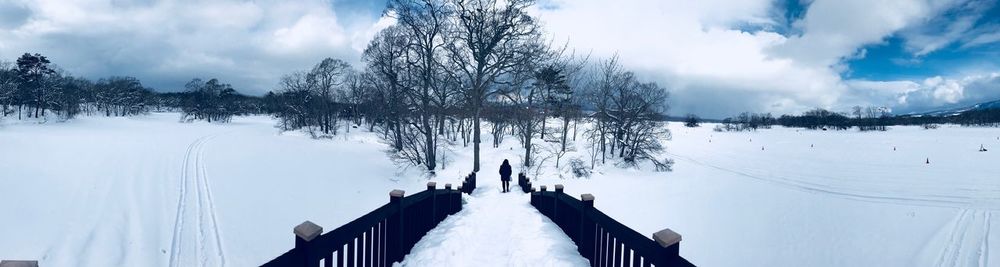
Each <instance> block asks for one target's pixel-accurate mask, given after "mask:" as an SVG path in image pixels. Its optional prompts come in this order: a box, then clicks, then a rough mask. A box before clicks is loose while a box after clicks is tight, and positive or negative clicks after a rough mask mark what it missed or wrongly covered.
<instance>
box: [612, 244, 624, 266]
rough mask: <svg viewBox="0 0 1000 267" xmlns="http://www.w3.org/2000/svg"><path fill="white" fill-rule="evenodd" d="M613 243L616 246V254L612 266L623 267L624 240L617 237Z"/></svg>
mask: <svg viewBox="0 0 1000 267" xmlns="http://www.w3.org/2000/svg"><path fill="white" fill-rule="evenodd" d="M612 244H613V245H614V246H615V249H614V256H613V257H611V260H612V261H613V264H612V266H614V267H622V241H621V240H618V238H615V239H614V242H613V243H612Z"/></svg>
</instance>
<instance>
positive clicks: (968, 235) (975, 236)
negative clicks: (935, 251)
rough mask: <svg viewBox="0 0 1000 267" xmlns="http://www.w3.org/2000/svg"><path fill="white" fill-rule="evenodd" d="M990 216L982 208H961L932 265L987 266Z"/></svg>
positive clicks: (990, 214) (989, 213)
mask: <svg viewBox="0 0 1000 267" xmlns="http://www.w3.org/2000/svg"><path fill="white" fill-rule="evenodd" d="M990 217H992V213H991V212H989V211H982V210H968V209H966V210H962V212H961V213H959V215H958V217H957V218H956V219H955V222H954V225H952V228H951V230H950V232H949V233H950V234H949V237H948V242H947V243H946V245H945V247H944V249H943V250H942V251H941V254H940V255H938V258H937V261H936V262H935V264H934V266H989V250H990V241H989V238H990Z"/></svg>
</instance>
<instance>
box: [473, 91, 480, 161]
mask: <svg viewBox="0 0 1000 267" xmlns="http://www.w3.org/2000/svg"><path fill="white" fill-rule="evenodd" d="M481 109H482V108H480V107H478V106H477V107H476V112H475V114H474V115H473V116H474V117H473V125H472V129H473V130H472V132H473V133H472V154H473V157H472V172H479V141H480V140H479V134H480V131H479V112H480V111H481Z"/></svg>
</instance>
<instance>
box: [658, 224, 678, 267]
mask: <svg viewBox="0 0 1000 267" xmlns="http://www.w3.org/2000/svg"><path fill="white" fill-rule="evenodd" d="M653 241H656V243H657V244H659V245H660V248H661V250H660V252H659V253H657V255H654V256H653V257H656V258H658V259H659V263H658V264H663V265H669V264H671V263H672V262H673V261H674V259H676V258H677V257H679V256H680V247H681V235H680V234H678V233H676V232H674V231H673V230H670V228H667V229H663V230H660V231H659V232H656V233H653Z"/></svg>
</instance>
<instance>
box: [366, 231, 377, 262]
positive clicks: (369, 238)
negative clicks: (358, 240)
mask: <svg viewBox="0 0 1000 267" xmlns="http://www.w3.org/2000/svg"><path fill="white" fill-rule="evenodd" d="M374 245H375V238H374V235H373V232H372V228H369V229H368V232H367V233H365V267H371V266H372V248H373V247H374Z"/></svg>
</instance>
